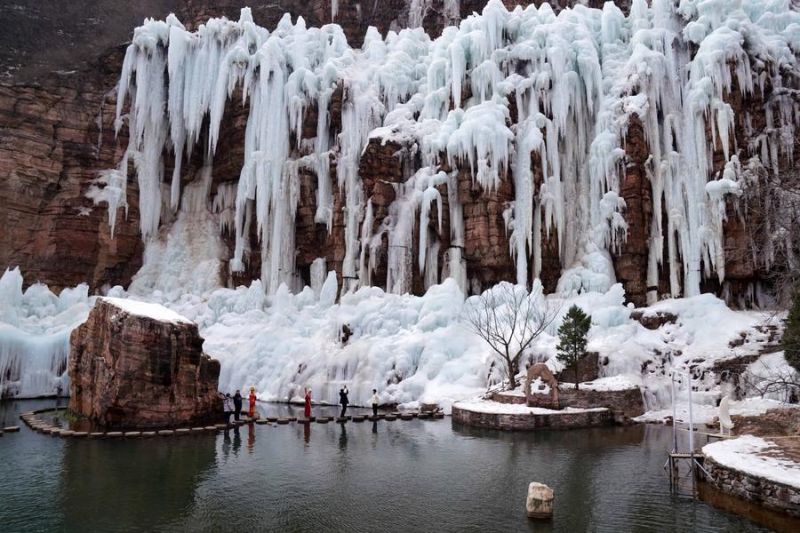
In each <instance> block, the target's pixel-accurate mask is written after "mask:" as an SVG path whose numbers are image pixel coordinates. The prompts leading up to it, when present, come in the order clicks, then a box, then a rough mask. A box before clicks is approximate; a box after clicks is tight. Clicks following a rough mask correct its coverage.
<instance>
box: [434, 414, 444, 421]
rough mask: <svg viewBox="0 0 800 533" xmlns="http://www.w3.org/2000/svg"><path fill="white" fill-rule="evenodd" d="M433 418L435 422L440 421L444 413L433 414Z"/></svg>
mask: <svg viewBox="0 0 800 533" xmlns="http://www.w3.org/2000/svg"><path fill="white" fill-rule="evenodd" d="M433 418H435V419H436V420H441V419H442V418H444V413H433Z"/></svg>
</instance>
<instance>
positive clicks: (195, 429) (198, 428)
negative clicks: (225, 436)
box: [192, 427, 206, 433]
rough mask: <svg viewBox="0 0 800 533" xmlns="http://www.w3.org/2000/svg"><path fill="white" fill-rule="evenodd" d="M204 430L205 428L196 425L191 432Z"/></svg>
mask: <svg viewBox="0 0 800 533" xmlns="http://www.w3.org/2000/svg"><path fill="white" fill-rule="evenodd" d="M205 430H206V428H203V427H196V428H192V433H202V432H203V431H205Z"/></svg>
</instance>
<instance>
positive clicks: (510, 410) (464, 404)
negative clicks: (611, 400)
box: [453, 398, 608, 415]
mask: <svg viewBox="0 0 800 533" xmlns="http://www.w3.org/2000/svg"><path fill="white" fill-rule="evenodd" d="M453 407H458V408H459V409H464V410H466V411H472V412H474V413H489V414H496V415H566V414H575V413H589V412H596V411H608V409H606V408H605V407H592V408H588V409H578V408H575V407H567V408H565V409H561V410H557V409H545V408H544V407H528V406H527V405H522V404H512V403H500V402H493V401H491V400H483V399H479V398H477V399H473V400H464V401H461V402H456V403H455V404H453Z"/></svg>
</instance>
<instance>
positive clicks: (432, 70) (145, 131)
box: [92, 0, 800, 303]
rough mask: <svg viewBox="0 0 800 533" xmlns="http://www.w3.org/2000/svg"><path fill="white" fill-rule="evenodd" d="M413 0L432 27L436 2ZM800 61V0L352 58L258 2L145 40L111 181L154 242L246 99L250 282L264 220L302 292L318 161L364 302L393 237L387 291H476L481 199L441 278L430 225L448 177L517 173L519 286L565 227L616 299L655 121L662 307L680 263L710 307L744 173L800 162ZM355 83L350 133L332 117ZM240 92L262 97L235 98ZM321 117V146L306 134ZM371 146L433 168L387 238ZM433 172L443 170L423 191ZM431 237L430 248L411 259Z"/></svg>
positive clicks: (271, 252) (515, 13)
mask: <svg viewBox="0 0 800 533" xmlns="http://www.w3.org/2000/svg"><path fill="white" fill-rule="evenodd" d="M335 5H336V4H335V3H334V4H332V9H333V10H334V12H335V11H336V7H335ZM445 5H446V6H450V7H449V8H448V9H450V8H452V7H453V6H456V7H457V2H456V3H454V2H449V1H448V2H445ZM412 6H413V9H412V10H411V15H412V18H413V19H414V25H416V26H418V25H419V23H420V22H421V17H423V16H424V13H425V11H426V9H427V6H428V3H426V2H422V1H419V2H417V1H415V2H412ZM799 51H800V13H798V12H797V11H796V10H794V9H793V8H792V6H791V3H790V2H789V0H776V1H772V2H763V1H758V0H740V1H736V2H700V1H697V0H681V1H680V2H672V1H668V0H653V1H652V2H650V3H648V2H647V1H646V0H633V2H632V5H631V9H630V13H629V14H628V15H625V14H623V12H622V11H621V10H620V9H619V8H617V7H616V6H615V5H614V4H613V3H611V2H607V3H606V4H605V5H604V7H603V8H602V9H589V8H586V7H584V6H576V7H574V8H572V9H564V10H562V11H560V12H559V13H558V14H556V13H555V12H554V11H553V9H552V8H551V7H550V6H549V5H548V4H543V5H542V6H541V7H539V8H536V7H534V6H529V7H527V8H524V9H523V8H521V7H517V8H515V9H513V10H512V11H508V10H507V9H506V7H504V5H503V4H502V2H500V1H499V0H491V1H490V2H489V3H488V4H487V6H486V7H485V9H484V10H483V12H482V14H480V15H473V16H470V17H468V18H466V19H464V20H462V21H460V24H459V25H458V26H457V27H455V26H453V27H448V28H446V29H445V30H444V31H443V33H442V35H441V36H440V37H438V38H436V39H431V38H430V37H429V36H428V35H427V34H425V33H424V32H423V31H422V30H421V29H420V28H415V29H404V30H402V31H400V32H399V33H397V32H393V31H390V32H389V34H388V35H387V36H386V37H385V38H384V37H381V36H380V35H379V34H378V32H377V31H376V30H375V29H374V28H370V29H369V31H368V32H367V35H366V37H365V39H364V44H363V46H362V47H361V48H360V49H359V48H352V47H350V45H349V44H348V43H347V40H346V38H345V35H344V33H343V31H342V29H341V28H340V27H339V26H338V25H335V24H329V25H326V26H324V27H322V28H308V27H306V24H305V21H304V20H303V19H302V18H298V19H297V20H296V21H295V22H292V20H291V18H290V17H289V15H286V16H284V17H283V19H281V21H280V22H279V23H278V25H277V27H276V28H275V29H274V30H273V31H269V30H267V29H265V28H262V27H259V26H257V25H256V24H255V23H254V21H253V18H252V15H251V12H250V10H249V9H243V10H242V12H241V17H240V19H239V20H238V21H233V20H228V19H226V18H216V19H210V20H208V21H207V22H206V23H205V24H202V25H200V26H199V28H197V29H196V30H195V31H193V32H190V31H187V30H186V29H185V28H184V26H183V25H182V24H181V23H180V22H179V21H178V20H177V18H176V17H174V16H170V17H168V18H167V19H166V20H165V21H158V20H152V19H148V20H147V21H145V23H144V25H142V26H141V27H139V28H137V29H136V31H135V34H134V37H133V42H132V43H131V45H130V46H129V47H128V50H127V53H126V55H125V61H124V65H123V69H122V75H121V78H120V83H119V95H118V99H117V127H118V128H119V127H121V126H122V125H123V124H127V127H128V129H129V131H130V142H129V146H128V149H127V152H126V155H125V158H124V159H123V161H122V163H121V165H120V167H119V168H118V169H115V170H112V171H109V173H108V175H107V176H106V177H105V182H106V183H108V184H109V185H111V184H113V183H118V182H119V181H120V180H121V179H122V178H124V176H125V174H126V173H127V171H128V163H129V161H132V162H135V172H136V175H137V178H138V181H139V194H140V199H139V200H140V202H139V204H140V212H141V221H140V223H141V233H142V235H143V236H144V238H145V239H147V238H149V237H150V236H151V235H154V234H155V232H156V230H157V229H158V227H159V224H160V223H161V221H163V219H164V218H165V217H164V212H166V211H165V210H169V209H172V210H176V209H177V206H178V203H179V202H178V199H179V198H180V196H181V194H180V188H181V168H182V163H183V161H184V159H185V158H188V157H189V156H191V153H192V151H193V150H202V151H203V153H205V154H207V155H208V156H213V154H214V152H215V150H216V148H217V144H218V141H219V136H220V124H221V122H222V119H223V115H224V113H225V109H226V106H232V105H239V104H241V103H243V102H246V103H248V104H249V111H248V113H249V114H248V117H247V127H246V134H245V142H244V164H243V167H242V168H241V175H240V178H239V181H238V185H237V186H236V188H235V191H234V190H233V189H231V190H230V192H229V200H228V202H229V210H228V215H226V216H227V217H228V218H226V220H225V221H224V222H222V223H221V224H224V225H225V227H227V226H229V225H230V226H232V227H233V228H235V234H236V246H235V250H234V251H233V257H232V258H230V259H231V260H230V265H231V268H232V270H234V271H236V270H241V269H243V268H244V260H245V257H244V252H245V250H247V249H249V243H248V242H247V239H248V236H249V234H250V224H255V225H256V228H257V231H256V233H257V235H258V238H259V239H260V246H261V253H262V258H261V265H262V273H261V279H262V282H263V284H264V287H265V289H266V290H267V292H268V293H274V292H275V291H276V290H277V289H278V287H279V286H280V285H281V284H282V283H286V284H287V285H288V286H289V287H292V288H294V289H299V287H298V285H297V283H296V280H297V272H296V266H295V262H294V254H293V249H294V243H295V239H294V235H295V226H294V221H295V213H296V207H297V202H298V194H299V193H298V191H299V177H298V168H300V167H302V168H305V169H310V170H311V171H313V172H314V174H315V175H316V178H317V190H316V197H317V204H316V210H317V211H316V216H315V221H316V222H317V223H320V224H326V225H327V228H328V231H331V221H332V216H333V215H332V209H333V200H332V194H333V191H335V190H337V189H338V190H339V191H340V192H341V194H342V196H343V199H344V202H343V203H344V205H343V211H344V224H345V229H344V236H345V237H344V241H345V243H344V246H345V250H344V260H343V265H342V267H341V274H342V277H343V278H344V280H345V282H346V287H345V289H346V290H354V289H356V288H357V287H358V286H359V285H361V284H365V283H372V282H381V281H382V280H374V279H373V278H372V275H371V274H372V273H371V265H370V264H365V254H364V250H366V249H368V248H369V247H370V246H372V247H374V246H376V241H377V240H379V239H376V235H378V234H379V233H380V232H385V233H387V234H388V237H389V242H390V244H389V246H390V250H389V258H388V261H389V265H388V279H387V280H386V288H387V290H390V291H393V292H404V291H408V290H409V283H408V282H407V276H408V272H407V271H406V269H408V268H410V265H411V264H412V261H418V263H419V268H420V270H422V271H425V270H426V269H427V271H426V272H425V273H424V279H425V284H426V286H429V285H430V284H433V283H438V282H440V281H441V280H442V279H444V278H445V277H447V276H453V277H454V278H455V279H456V280H457V281H458V283H459V285H460V286H461V287H462V289H466V288H467V287H466V280H467V279H469V273H468V272H465V271H464V268H465V267H464V265H465V263H464V260H463V257H462V254H461V250H460V249H459V248H458V243H457V239H462V240H463V219H461V217H463V214H462V212H461V211H460V206H459V205H454V204H453V203H449V207H450V211H449V216H450V217H451V221H450V227H451V233H452V232H453V231H456V232H458V231H460V232H461V234H460V235H456V234H452V235H451V239H452V240H453V247H451V248H450V249H448V250H447V251H446V252H445V251H444V250H441V252H443V253H445V254H446V255H445V258H446V264H443V265H439V264H438V254H439V252H440V250H439V248H438V243H437V242H436V241H437V235H436V234H435V230H433V231H432V234H430V235H429V234H427V232H428V230H424V229H421V228H428V227H429V226H428V224H427V215H428V213H430V212H431V209H430V206H431V204H432V202H441V191H442V190H443V189H444V188H446V189H447V191H448V193H447V194H448V196H450V195H451V192H452V191H451V187H453V183H452V179H449V178H448V177H447V176H446V175H443V173H442V166H443V165H445V164H446V166H447V167H449V168H454V167H458V168H468V169H469V170H470V172H471V175H472V178H473V180H474V181H475V182H476V183H477V184H479V186H480V187H481V188H482V189H484V190H486V191H491V190H493V189H495V188H497V186H498V184H499V183H500V182H501V181H502V180H508V179H513V190H514V195H515V198H514V201H513V204H512V205H510V206H509V209H508V210H507V212H506V227H507V238H508V246H509V249H510V251H511V254H512V257H513V258H514V261H515V262H516V280H515V281H516V282H518V283H527V284H530V283H531V281H532V280H533V279H535V278H536V277H538V276H539V274H540V272H541V265H542V253H543V252H542V235H543V234H546V235H549V234H551V233H552V232H554V233H555V235H556V236H557V242H558V247H559V259H560V262H561V267H562V270H563V273H564V274H563V276H564V278H562V283H560V284H559V285H560V287H562V288H563V289H564V290H578V291H580V290H591V289H601V290H605V289H608V288H609V287H610V286H611V285H612V284H613V283H614V281H615V279H614V269H613V267H612V266H611V263H610V261H611V254H613V253H614V252H615V251H617V250H619V247H620V245H621V244H622V243H624V242H625V238H626V231H627V223H626V220H625V217H624V212H625V207H626V205H625V201H624V200H623V198H622V196H621V191H620V174H621V172H622V171H623V169H624V166H625V164H626V152H625V142H626V135H627V131H628V126H629V124H630V121H631V120H633V118H634V117H635V118H636V119H637V120H638V121H640V122H641V124H642V126H643V128H644V132H645V138H646V142H647V145H648V149H649V153H650V157H649V159H648V160H647V162H646V172H647V176H648V178H649V183H650V187H651V190H652V191H651V192H652V202H653V216H652V222H651V225H650V227H649V243H648V244H649V249H650V256H649V259H648V261H649V264H648V268H647V272H648V274H647V275H648V279H647V286H648V287H650V288H651V289H650V293H649V294H648V300H649V301H650V302H651V303H652V302H653V301H654V300H655V299H656V298H657V296H658V295H657V294H656V292H655V289H654V287H656V286H657V285H658V281H659V271H660V270H661V271H666V272H667V278H668V281H669V286H670V289H669V290H670V293H671V295H672V296H679V295H686V296H691V295H695V294H698V293H699V292H700V283H701V280H702V279H704V278H705V279H707V278H710V277H712V276H716V277H717V278H718V279H719V280H720V281H723V280H724V278H725V261H724V255H723V248H722V246H723V223H724V220H725V216H726V211H725V209H724V207H725V202H726V201H727V200H728V199H729V198H732V199H735V198H736V197H738V195H739V194H741V191H742V189H743V188H744V187H746V183H745V182H746V181H747V180H745V179H743V178H742V172H741V168H742V167H743V166H744V164H740V163H739V162H740V161H741V162H742V163H744V162H745V161H746V162H747V165H751V166H752V165H758V166H762V167H765V168H768V169H771V170H772V171H777V166H778V160H779V158H781V157H784V156H790V155H791V152H792V149H793V142H794V141H793V139H794V137H795V133H794V132H795V126H796V124H797V122H798V120H800V105H798V103H797V101H796V98H793V97H792V96H791V92H792V91H791V90H789V89H787V90H783V80H784V78H783V74H782V73H783V72H786V71H795V72H796V69H797V54H798V52H799ZM766 85H769V86H770V93H769V94H770V97H769V98H768V99H765V102H764V106H765V109H764V112H765V114H766V117H767V121H768V123H767V125H766V128H765V130H764V133H763V134H761V135H760V136H759V137H758V138H757V139H756V140H755V141H754V142H753V143H750V145H749V146H745V147H743V146H736V142H735V137H734V135H733V132H732V127H733V124H734V118H735V117H734V110H733V108H732V107H731V105H730V104H729V103H728V100H729V97H730V95H731V94H732V93H739V94H741V95H742V96H748V95H759V96H764V95H765V94H766V93H765V86H766ZM337 88H338V89H341V94H342V95H343V97H342V98H343V100H342V102H341V131H340V132H339V133H338V134H336V133H335V132H333V133H332V132H331V124H330V117H331V112H332V108H331V106H332V95H333V94H334V92H335V91H337ZM234 96H236V97H237V98H240V99H242V102H233V101H230V100H231V99H232V98H233V97H234ZM126 105H127V107H129V108H130V111H129V112H127V113H126V112H125V111H126ZM311 108H316V110H317V116H318V119H317V124H316V136H315V137H314V138H313V139H311V140H307V139H302V138H301V137H302V135H301V131H302V129H303V119H304V117H305V113H306V112H307V111H308V110H309V109H311ZM512 110H513V113H512ZM744 112H745V113H747V112H748V111H744ZM512 116H513V123H512ZM371 139H372V140H373V142H375V141H377V142H386V141H389V140H394V141H397V142H399V143H401V144H402V145H404V146H408V147H410V148H411V149H412V150H413V151H414V152H415V153H418V154H419V156H420V158H421V161H422V165H423V168H422V169H420V170H419V172H418V173H417V174H415V175H414V176H410V177H409V178H408V180H409V181H408V182H406V183H404V184H400V191H399V194H398V196H397V199H396V200H395V205H393V206H392V209H391V210H392V214H393V216H392V220H391V224H392V225H391V227H383V226H381V225H373V220H372V211H371V209H372V207H371V203H370V198H366V197H365V196H364V189H363V188H362V183H361V176H360V174H359V161H360V158H361V155H362V153H363V152H364V149H365V147H366V145H367V143H368V142H370V140H371ZM200 144H202V146H198V145H200ZM715 152H721V153H722V156H723V157H724V159H725V162H726V163H727V164H726V165H725V171H724V175H722V174H723V173H722V172H720V173H717V172H715V171H714V164H713V163H714V161H713V159H714V153H715ZM168 154H171V156H170V157H173V158H174V162H173V163H174V164H173V165H172V166H173V168H174V171H173V175H172V177H171V180H170V181H171V185H170V186H169V187H162V184H164V183H165V181H167V180H168V179H169V178H167V176H165V175H164V168H165V162H164V157H165V156H166V155H168ZM332 161H335V162H336V172H335V176H332V175H331V173H330V169H331V166H330V165H331V162H332ZM532 161H533V163H532ZM534 167H535V168H536V169H537V171H539V173H540V174H541V180H540V182H537V178H536V176H535V173H534V171H533V170H534ZM420 176H428V177H430V176H437V177H436V178H435V184H434V185H431V186H428V187H427V188H425V189H421V188H420V187H421V184H420V180H419V178H420ZM123 183H124V181H123ZM431 187H433V188H431ZM162 189H163V190H162ZM115 190H116V189H115ZM112 193H113V191H112ZM112 193H109V194H105V195H104V194H101V191H98V189H97V187H95V188H94V189H93V191H92V195H93V196H92V197H93V198H95V200H96V201H107V202H108V204H109V209H110V211H111V214H110V217H109V219H110V222H111V224H112V226H113V224H114V220H115V214H116V210H117V209H118V208H121V207H123V206H125V198H124V196H122V197H120V195H119V194H112ZM162 194H163V195H166V196H168V197H169V201H168V202H167V201H164V202H162V199H161V198H162ZM251 203H254V206H255V212H254V213H253V214H254V215H255V216H251V213H250V210H249V206H250V205H251ZM162 204H163V206H164V207H163V208H162ZM438 213H439V216H441V211H440V210H439V211H438ZM430 227H431V228H435V227H436V226H435V224H434V225H431V226H430ZM417 231H418V232H419V238H417V239H412V238H411V235H412V233H414V232H417ZM414 242H417V243H418V244H417V246H418V247H419V248H418V249H417V250H411V249H409V248H403V247H410V246H412V244H413V243H414ZM378 244H379V243H378ZM392 247H394V248H392ZM431 254H433V256H432V255H431ZM372 255H373V254H370V257H371V256H372ZM764 260H765V261H769V257H766V258H764ZM370 261H372V259H370ZM372 267H374V264H373V265H372Z"/></svg>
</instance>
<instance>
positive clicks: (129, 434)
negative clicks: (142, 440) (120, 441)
mask: <svg viewBox="0 0 800 533" xmlns="http://www.w3.org/2000/svg"><path fill="white" fill-rule="evenodd" d="M141 436H142V432H141V431H126V432H125V438H126V439H138V438H139V437H141Z"/></svg>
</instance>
